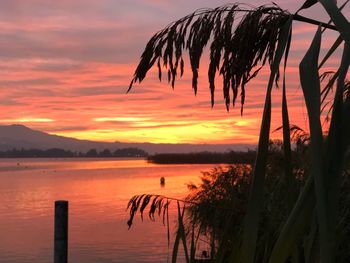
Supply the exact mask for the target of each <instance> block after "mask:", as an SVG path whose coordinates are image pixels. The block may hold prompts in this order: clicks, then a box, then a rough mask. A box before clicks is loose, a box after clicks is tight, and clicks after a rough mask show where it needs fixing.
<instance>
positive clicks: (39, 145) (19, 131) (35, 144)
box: [0, 124, 255, 154]
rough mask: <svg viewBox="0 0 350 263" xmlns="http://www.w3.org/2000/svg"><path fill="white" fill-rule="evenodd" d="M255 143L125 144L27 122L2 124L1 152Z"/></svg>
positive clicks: (186, 149)
mask: <svg viewBox="0 0 350 263" xmlns="http://www.w3.org/2000/svg"><path fill="white" fill-rule="evenodd" d="M254 147H255V146H254V145H250V144H155V143H124V142H96V141H88V140H78V139H75V138H69V137H64V136H58V135H53V134H48V133H45V132H42V131H38V130H33V129H30V128H28V127H26V126H24V125H18V124H14V125H0V151H4V150H10V149H13V148H16V149H21V148H24V149H31V148H35V149H42V150H47V149H51V148H60V149H64V150H70V151H82V152H86V151H88V150H90V149H97V150H103V149H109V150H111V151H114V150H116V149H122V148H139V149H142V150H144V151H146V152H148V153H149V154H155V153H190V152H203V151H209V152H226V151H229V150H234V151H247V150H248V149H253V148H254Z"/></svg>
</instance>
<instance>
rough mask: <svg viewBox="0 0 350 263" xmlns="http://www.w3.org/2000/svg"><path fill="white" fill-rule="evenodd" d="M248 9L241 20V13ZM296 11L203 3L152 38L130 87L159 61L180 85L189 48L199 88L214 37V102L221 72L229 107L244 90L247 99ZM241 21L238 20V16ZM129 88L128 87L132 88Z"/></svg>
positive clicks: (211, 79)
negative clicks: (247, 89) (207, 49)
mask: <svg viewBox="0 0 350 263" xmlns="http://www.w3.org/2000/svg"><path fill="white" fill-rule="evenodd" d="M242 12H245V14H244V16H243V17H242V18H241V19H240V20H238V17H237V14H238V13H239V14H241V13H242ZM288 17H290V14H289V13H288V12H287V11H285V10H282V9H281V8H279V7H278V6H276V5H271V6H260V7H257V8H256V9H254V10H250V12H247V10H243V9H242V8H240V6H239V5H238V4H231V5H224V6H221V7H218V8H215V9H201V10H198V11H196V12H194V13H192V14H190V15H188V16H185V17H184V18H182V19H180V20H178V21H176V22H174V23H172V24H170V25H169V26H167V27H166V28H164V29H163V30H161V31H159V32H158V33H156V34H155V35H154V36H153V37H152V38H151V40H150V41H149V42H148V44H147V46H146V48H145V50H144V52H143V54H142V56H141V60H140V63H139V65H138V66H137V68H136V71H135V74H134V78H133V79H132V81H131V84H130V87H129V90H130V89H131V88H132V86H133V84H134V83H136V82H142V81H143V79H144V78H145V77H146V74H147V72H148V71H149V70H150V69H151V68H152V67H153V65H154V64H157V67H158V71H159V74H158V77H159V79H160V80H161V79H162V71H163V68H164V69H166V70H167V75H168V81H169V82H171V85H172V86H173V87H174V85H175V80H176V78H177V77H178V76H179V75H180V77H181V76H182V75H183V71H184V58H183V51H184V50H188V53H189V60H190V64H191V70H192V87H193V90H194V93H197V87H198V75H199V73H198V69H199V64H200V59H201V56H202V53H203V50H204V48H205V46H206V45H207V44H208V42H211V43H210V64H209V69H208V78H209V86H210V91H211V102H212V105H214V91H215V78H216V74H217V73H219V74H220V75H221V76H222V79H223V95H224V100H225V104H226V108H227V110H229V107H230V104H231V101H232V104H233V105H234V104H235V101H236V98H237V96H238V93H239V91H240V97H241V105H242V107H243V105H244V100H245V85H246V84H247V83H248V82H249V81H250V80H251V79H252V78H254V77H255V76H256V75H257V74H258V72H259V70H260V69H261V67H262V66H263V65H265V63H266V62H268V63H269V64H271V63H272V61H273V58H274V54H275V49H276V43H277V40H278V38H279V34H280V28H281V26H282V25H283V24H284V22H285V21H286V20H287V19H288ZM236 19H237V20H238V22H235V20H236ZM129 90H128V91H129Z"/></svg>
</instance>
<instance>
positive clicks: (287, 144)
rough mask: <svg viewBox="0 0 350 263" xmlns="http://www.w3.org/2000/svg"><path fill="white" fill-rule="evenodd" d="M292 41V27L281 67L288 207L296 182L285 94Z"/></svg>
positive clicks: (294, 193)
mask: <svg viewBox="0 0 350 263" xmlns="http://www.w3.org/2000/svg"><path fill="white" fill-rule="evenodd" d="M291 41H292V27H291V29H290V32H289V37H288V43H287V47H286V52H285V55H284V56H285V59H284V69H283V91H282V123H283V124H282V126H283V146H284V147H283V149H284V179H285V180H284V183H285V186H286V187H287V192H286V195H287V196H286V197H287V198H286V201H287V202H288V206H289V208H292V206H293V205H294V202H295V196H296V188H295V186H296V182H295V177H294V175H293V172H292V149H291V139H290V124H289V114H288V104H287V95H286V92H287V91H286V67H287V61H288V54H289V49H290V44H291Z"/></svg>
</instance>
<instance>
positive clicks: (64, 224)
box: [54, 200, 68, 263]
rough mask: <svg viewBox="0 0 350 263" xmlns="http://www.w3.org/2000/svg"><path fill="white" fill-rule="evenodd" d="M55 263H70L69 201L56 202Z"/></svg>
mask: <svg viewBox="0 0 350 263" xmlns="http://www.w3.org/2000/svg"><path fill="white" fill-rule="evenodd" d="M54 239H55V241H54V263H67V262H68V201H63V200H59V201H56V202H55V237H54Z"/></svg>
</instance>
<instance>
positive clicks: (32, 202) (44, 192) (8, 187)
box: [0, 159, 212, 263]
mask: <svg viewBox="0 0 350 263" xmlns="http://www.w3.org/2000/svg"><path fill="white" fill-rule="evenodd" d="M17 163H20V165H17ZM211 167H212V165H154V164H150V163H147V162H146V161H144V160H125V159H124V160H119V159H105V160H101V159H100V160H97V159H56V160H52V159H51V160H50V159H21V160H15V159H2V160H0V198H1V200H2V202H1V203H0V233H2V237H1V239H0V255H1V260H3V262H8V263H15V262H16V263H17V262H21V263H22V262H51V261H52V257H53V255H52V245H53V204H54V201H55V200H58V199H66V200H69V202H70V204H69V209H70V211H69V259H70V261H71V262H87V263H89V262H155V261H156V262H166V258H167V240H166V228H165V227H164V226H163V225H162V222H161V220H157V221H156V222H154V223H153V222H150V221H148V220H145V222H143V223H140V222H139V221H140V219H139V218H138V217H137V218H136V220H135V224H134V225H133V228H132V229H131V230H130V231H128V230H127V225H126V222H127V217H128V215H127V213H126V210H125V208H126V204H127V201H128V200H129V198H130V197H131V196H133V195H135V194H140V193H148V194H151V193H152V194H162V195H167V196H172V197H182V196H184V195H185V194H186V192H187V188H186V183H189V182H190V181H192V182H194V183H196V182H199V177H198V176H199V175H200V171H201V170H208V169H210V168H211ZM161 177H164V178H166V185H165V187H161V185H160V178H161ZM174 209H175V207H174ZM170 212H171V213H172V212H174V211H170ZM174 219H175V218H174ZM173 225H174V224H173Z"/></svg>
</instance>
